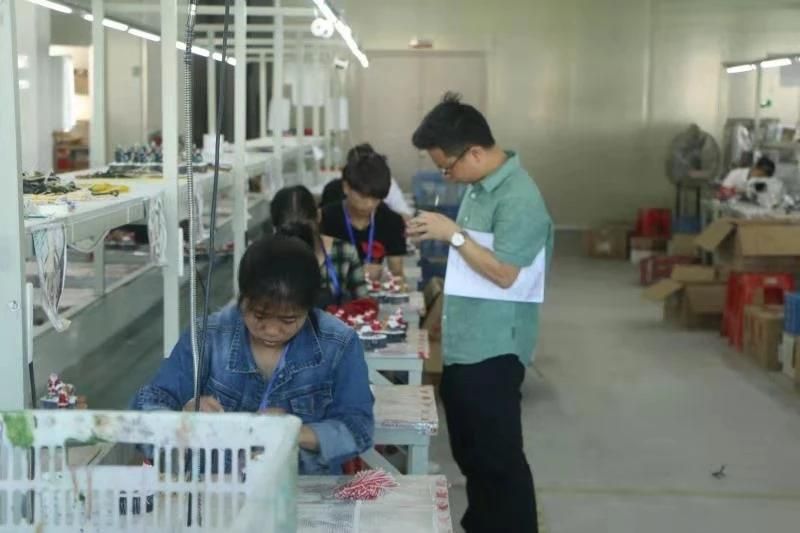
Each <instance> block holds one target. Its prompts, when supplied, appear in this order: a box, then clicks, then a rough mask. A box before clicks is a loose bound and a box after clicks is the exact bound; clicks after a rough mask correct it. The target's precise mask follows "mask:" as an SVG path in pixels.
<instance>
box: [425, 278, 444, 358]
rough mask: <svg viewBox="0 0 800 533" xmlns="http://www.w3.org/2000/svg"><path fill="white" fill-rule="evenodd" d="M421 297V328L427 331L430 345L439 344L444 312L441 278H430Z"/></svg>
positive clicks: (442, 282)
mask: <svg viewBox="0 0 800 533" xmlns="http://www.w3.org/2000/svg"><path fill="white" fill-rule="evenodd" d="M422 296H423V299H424V301H425V318H424V319H423V321H422V327H423V329H426V330H427V331H428V340H429V341H430V342H431V343H434V342H439V341H441V340H442V313H443V312H444V281H443V280H442V278H432V279H431V280H430V282H428V285H426V286H425V290H424V291H423V292H422ZM440 366H441V365H440ZM440 372H441V370H440Z"/></svg>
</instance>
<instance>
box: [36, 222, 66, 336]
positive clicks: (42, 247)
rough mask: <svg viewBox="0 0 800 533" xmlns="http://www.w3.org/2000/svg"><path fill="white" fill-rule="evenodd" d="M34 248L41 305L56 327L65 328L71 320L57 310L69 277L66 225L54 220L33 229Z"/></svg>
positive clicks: (62, 329)
mask: <svg viewBox="0 0 800 533" xmlns="http://www.w3.org/2000/svg"><path fill="white" fill-rule="evenodd" d="M33 250H34V254H35V255H36V267H37V270H38V274H39V285H40V287H41V292H40V294H41V304H42V308H43V309H44V312H45V314H46V315H47V318H48V319H49V320H50V323H51V324H53V327H54V328H55V329H56V331H58V332H62V331H65V330H66V329H67V328H68V327H69V324H70V321H69V320H67V319H66V318H63V317H62V316H61V315H59V314H58V305H59V303H60V302H61V294H62V293H63V292H64V282H65V281H66V277H67V239H66V231H65V229H64V226H63V225H61V224H52V225H47V226H44V227H40V228H37V229H36V231H34V232H33Z"/></svg>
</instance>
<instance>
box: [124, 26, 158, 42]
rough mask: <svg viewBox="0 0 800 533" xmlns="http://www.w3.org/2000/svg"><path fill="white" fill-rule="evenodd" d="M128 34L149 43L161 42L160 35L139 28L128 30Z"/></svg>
mask: <svg viewBox="0 0 800 533" xmlns="http://www.w3.org/2000/svg"><path fill="white" fill-rule="evenodd" d="M128 33H130V34H131V35H135V36H136V37H141V38H142V39H147V40H148V41H153V42H155V43H157V42H159V41H160V40H161V37H159V36H158V35H156V34H154V33H150V32H146V31H143V30H140V29H137V28H128Z"/></svg>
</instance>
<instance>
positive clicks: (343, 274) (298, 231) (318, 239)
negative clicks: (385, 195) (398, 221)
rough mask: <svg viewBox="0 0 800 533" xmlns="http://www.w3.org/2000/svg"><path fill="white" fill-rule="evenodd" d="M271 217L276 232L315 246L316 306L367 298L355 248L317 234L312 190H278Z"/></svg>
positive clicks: (316, 215) (362, 272)
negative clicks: (319, 275) (318, 275)
mask: <svg viewBox="0 0 800 533" xmlns="http://www.w3.org/2000/svg"><path fill="white" fill-rule="evenodd" d="M270 216H271V220H272V225H273V226H274V227H275V232H276V233H278V234H281V235H289V236H295V237H299V238H301V239H302V240H304V241H305V242H307V243H308V244H309V246H311V247H312V248H313V249H314V252H315V254H316V256H317V262H318V263H319V266H320V271H321V273H322V287H321V290H320V295H319V298H318V300H317V306H318V307H320V308H321V309H325V308H326V307H328V306H329V305H331V304H334V305H342V304H343V303H346V302H349V301H351V300H357V299H359V298H366V296H367V282H366V280H365V278H364V267H363V265H362V264H361V258H360V257H359V255H358V251H357V250H356V249H355V247H354V246H353V245H352V244H350V243H349V242H348V241H345V240H343V239H337V238H334V237H329V236H327V235H321V234H320V229H319V221H320V219H321V217H322V215H321V213H320V210H319V208H317V204H316V202H315V201H314V195H312V194H311V191H309V190H308V189H307V188H305V187H304V186H302V185H297V186H294V187H285V188H283V189H281V190H280V191H278V192H277V194H275V197H274V198H273V199H272V203H271V204H270Z"/></svg>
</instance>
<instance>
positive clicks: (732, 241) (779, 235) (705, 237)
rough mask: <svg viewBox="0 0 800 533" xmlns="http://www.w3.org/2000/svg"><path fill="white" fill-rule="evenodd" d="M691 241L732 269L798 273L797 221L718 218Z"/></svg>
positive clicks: (799, 229) (799, 240)
mask: <svg viewBox="0 0 800 533" xmlns="http://www.w3.org/2000/svg"><path fill="white" fill-rule="evenodd" d="M695 243H696V244H697V245H698V246H699V247H700V248H702V249H703V250H705V251H707V252H714V253H715V254H716V256H717V260H718V262H719V263H720V264H723V265H726V266H727V267H729V268H730V269H731V270H732V271H734V272H800V224H789V223H786V222H781V221H775V222H772V221H764V220H734V219H720V220H717V221H716V222H714V223H713V224H711V225H710V226H709V227H708V228H706V230H705V231H704V232H703V233H701V234H700V235H699V236H698V237H697V239H695Z"/></svg>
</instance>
